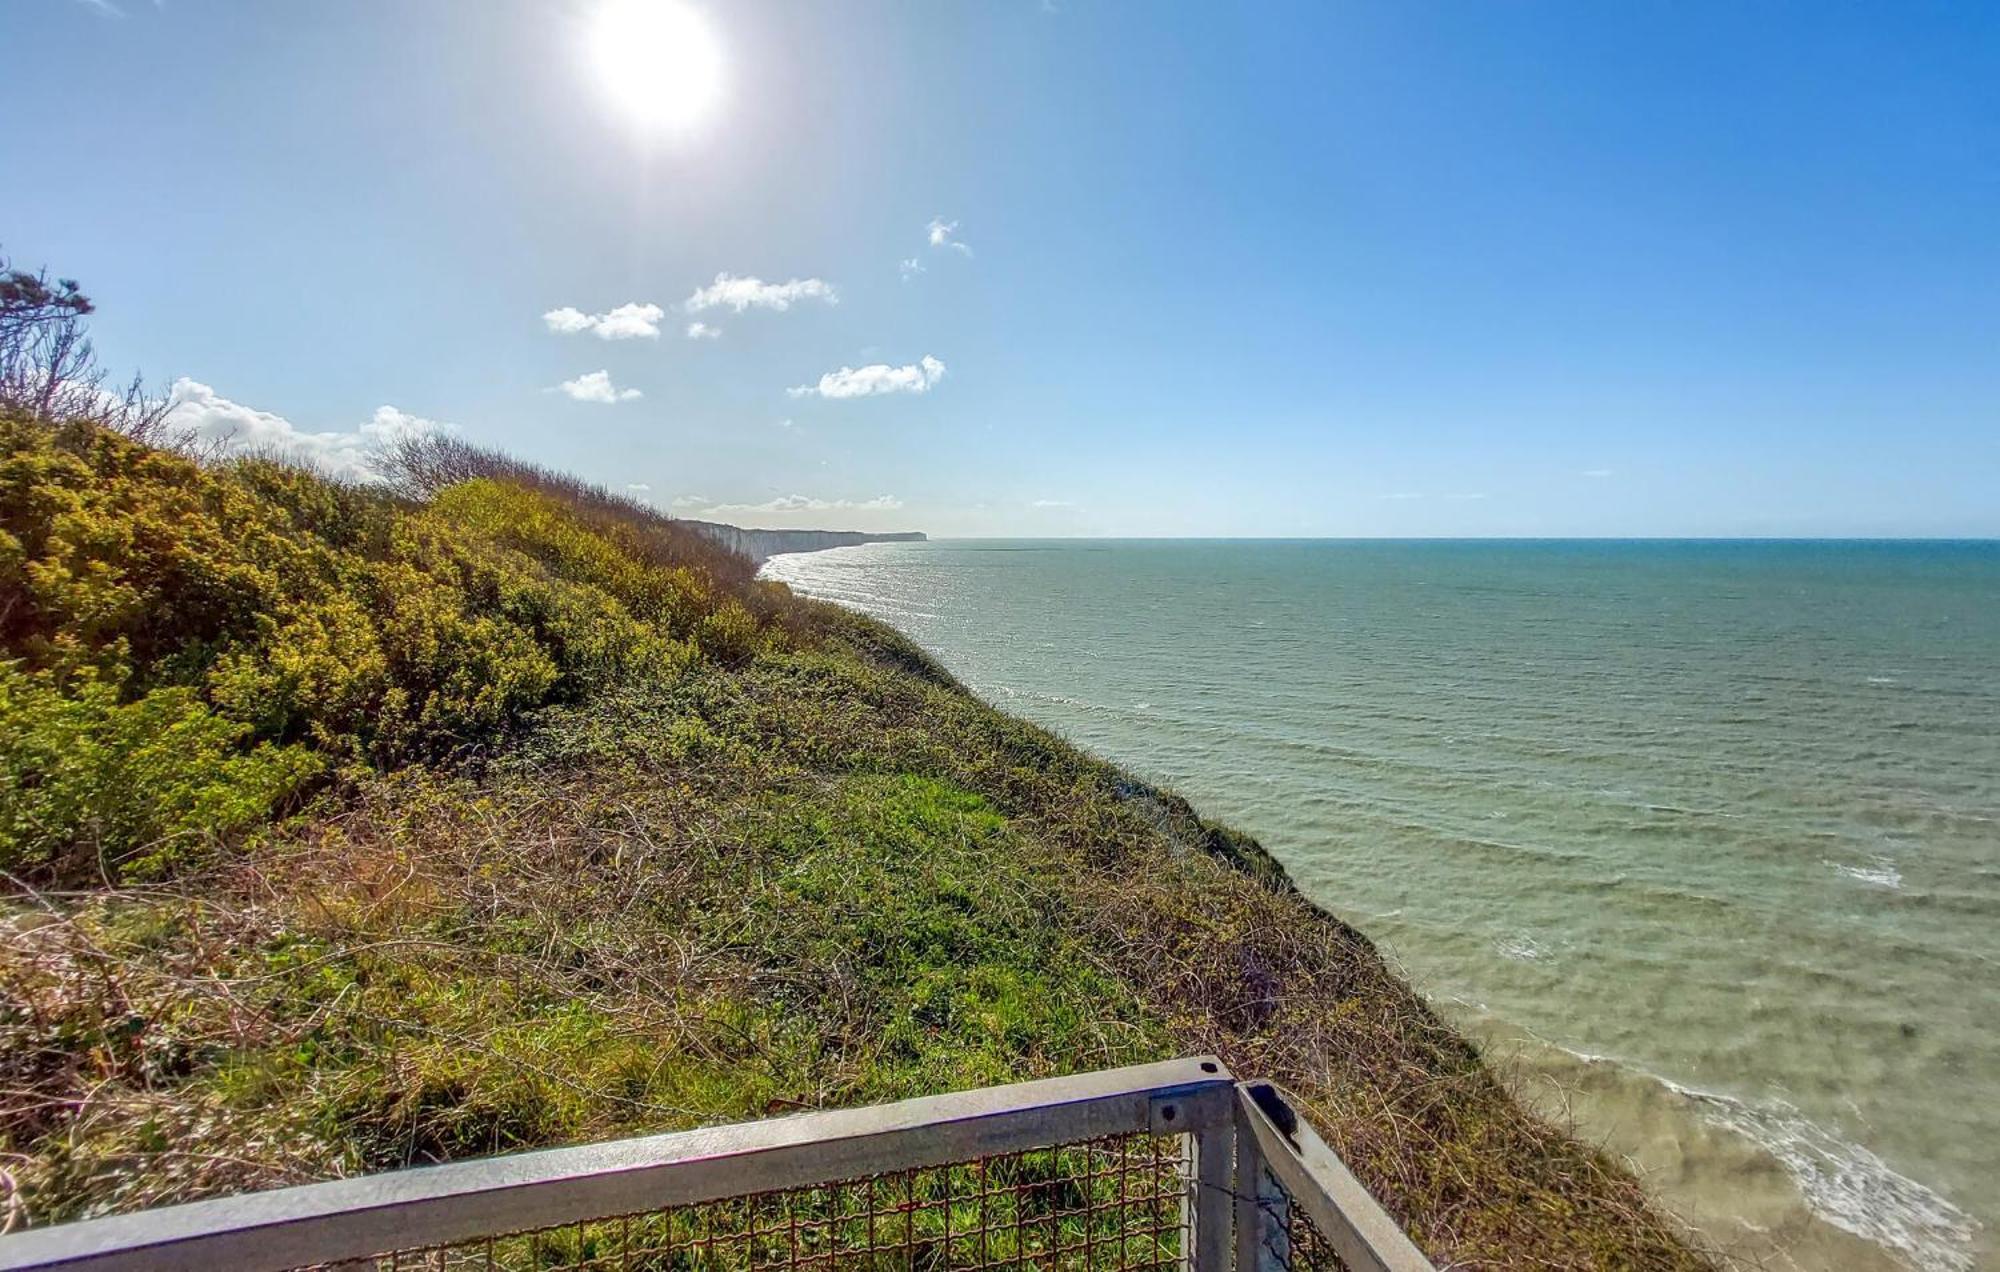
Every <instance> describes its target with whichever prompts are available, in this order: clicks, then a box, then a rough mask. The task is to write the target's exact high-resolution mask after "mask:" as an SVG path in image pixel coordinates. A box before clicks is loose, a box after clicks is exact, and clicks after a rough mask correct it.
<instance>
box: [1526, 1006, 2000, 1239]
mask: <svg viewBox="0 0 2000 1272" xmlns="http://www.w3.org/2000/svg"><path fill="white" fill-rule="evenodd" d="M1493 1023H1495V1024H1498V1023H1499V1022H1497V1021H1494V1022H1493ZM1501 1027H1502V1028H1503V1029H1505V1030H1506V1031H1508V1032H1519V1033H1520V1034H1522V1035H1524V1036H1526V1037H1527V1038H1529V1039H1531V1040H1532V1041H1533V1042H1535V1043H1536V1044H1538V1045H1540V1046H1543V1047H1547V1048H1548V1049H1550V1050H1551V1051H1555V1052H1560V1053H1561V1054H1563V1055H1564V1056H1567V1057H1569V1058H1571V1059H1573V1060H1575V1061H1578V1062H1580V1063H1582V1064H1584V1065H1586V1066H1591V1067H1598V1066H1603V1067H1606V1068H1609V1069H1611V1070H1614V1071H1616V1072H1617V1073H1618V1074H1620V1075H1622V1077H1623V1078H1625V1079H1632V1080H1637V1081H1641V1082H1647V1083H1653V1084H1657V1085H1658V1086H1659V1087H1661V1088H1663V1089H1664V1090H1666V1091H1668V1092H1671V1093H1672V1094H1673V1095H1674V1096H1676V1097H1678V1098H1679V1099H1680V1100H1682V1101H1685V1102H1686V1103H1687V1104H1688V1105H1689V1106H1691V1108H1692V1110H1693V1112H1694V1114H1695V1115H1696V1116H1698V1117H1700V1118H1702V1119H1703V1120H1704V1121H1706V1122H1707V1123H1709V1124H1710V1125H1712V1126H1717V1127H1720V1128H1722V1129H1723V1130H1726V1131H1729V1132H1732V1133H1734V1134H1735V1135H1738V1136H1740V1137H1742V1138H1743V1139H1745V1140H1747V1141H1749V1142H1750V1143H1751V1144H1753V1145H1755V1146H1756V1147H1757V1148H1759V1149H1761V1150H1763V1151H1764V1152H1765V1153H1768V1154H1770V1156H1771V1157H1772V1158H1774V1159H1776V1161H1777V1162H1778V1164H1779V1165H1781V1166H1782V1167H1784V1170H1785V1173H1786V1174H1787V1175H1788V1176H1790V1177H1791V1179H1792V1182H1793V1184H1794V1185H1795V1186H1796V1188H1797V1190H1798V1194H1799V1199H1800V1200H1801V1201H1802V1202H1803V1203H1804V1204H1805V1207H1806V1209H1807V1210H1809V1211H1811V1212H1812V1213H1813V1215H1815V1216H1816V1217H1818V1218H1819V1219H1821V1220H1823V1221H1825V1222H1826V1223H1828V1224H1831V1225H1832V1226H1833V1227H1836V1228H1838V1229H1840V1230H1841V1231H1843V1232H1846V1233H1849V1234H1851V1235H1853V1236H1856V1237H1859V1238H1861V1239H1862V1240H1864V1241H1868V1242H1871V1243H1872V1244H1874V1245H1877V1246H1880V1247H1881V1248H1882V1249H1884V1250H1886V1251H1888V1252H1889V1253H1890V1254H1892V1255H1894V1256H1895V1257H1896V1258H1897V1259H1899V1260H1900V1261H1903V1262H1907V1263H1909V1264H1910V1265H1911V1266H1912V1267H1915V1268H1921V1269H1927V1270H1928V1269H1938V1270H1940V1272H1971V1269H1972V1268H1973V1267H1974V1265H1975V1262H1976V1255H1975V1253H1974V1250H1975V1247H1974V1240H1975V1238H1976V1236H1977V1235H1978V1232H1979V1230H1980V1224H1979V1221H1978V1220H1977V1219H1974V1218H1973V1217H1972V1216H1971V1215H1970V1214H1968V1213H1967V1212H1966V1211H1964V1210H1962V1209H1960V1208H1959V1207H1958V1206H1956V1205H1954V1204H1953V1203H1952V1202H1951V1201H1950V1199H1948V1198H1946V1197H1945V1196H1944V1195H1943V1194H1942V1193H1939V1192H1937V1191H1936V1190H1934V1189H1932V1188H1929V1187H1926V1186H1925V1185H1924V1184H1921V1183H1919V1182H1918V1181H1916V1180H1914V1179H1912V1178H1910V1177H1909V1176H1908V1175H1905V1174H1902V1173H1901V1172H1900V1171H1897V1170H1896V1169H1895V1168H1893V1167H1891V1166H1890V1165H1889V1164H1888V1163H1887V1162H1885V1161H1883V1160H1882V1159H1881V1158H1880V1157H1878V1156H1877V1155H1876V1154H1875V1153H1873V1152H1871V1151H1870V1150H1869V1149H1867V1148H1866V1147H1864V1146H1863V1145H1861V1144H1858V1143H1855V1142H1854V1141H1852V1140H1849V1139H1846V1138H1844V1137H1842V1136H1841V1135H1839V1134H1837V1133H1835V1132H1834V1131H1831V1130H1829V1129H1827V1128H1826V1127H1824V1126H1821V1125H1820V1124H1819V1123H1817V1122H1814V1121H1812V1120H1811V1119H1810V1118H1807V1117H1806V1116H1805V1115H1804V1114H1802V1113H1801V1112H1800V1111H1799V1110H1798V1109H1797V1108H1796V1107H1795V1106H1793V1105H1792V1104H1790V1103H1788V1102H1786V1101H1784V1100H1779V1099H1771V1100H1766V1101H1760V1102H1752V1101H1749V1100H1743V1099H1739V1098H1737V1097H1735V1096H1732V1095H1724V1094H1722V1093H1721V1092H1718V1091H1709V1090H1705V1089H1703V1088H1701V1087H1696V1086H1690V1085H1687V1084H1685V1083H1681V1082H1676V1081H1674V1080H1673V1079H1672V1078H1668V1077H1664V1076H1662V1075H1660V1074H1658V1073H1655V1072H1653V1071H1651V1070H1649V1069H1647V1068H1644V1067H1643V1066H1640V1065H1635V1064H1631V1063H1628V1062H1626V1061H1624V1060H1621V1059H1619V1058H1618V1057H1616V1056H1610V1055H1603V1054H1599V1053H1596V1052H1590V1051H1583V1050H1579V1049H1578V1048H1575V1047H1569V1046H1564V1045H1563V1044H1561V1043H1558V1042H1553V1041H1551V1040H1549V1039H1547V1038H1544V1037H1542V1036H1541V1035H1539V1034H1537V1033H1535V1032H1534V1031H1532V1030H1528V1029H1523V1028H1521V1027H1520V1026H1517V1025H1504V1026H1501Z"/></svg>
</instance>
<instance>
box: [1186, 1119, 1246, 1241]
mask: <svg viewBox="0 0 2000 1272" xmlns="http://www.w3.org/2000/svg"><path fill="white" fill-rule="evenodd" d="M1236 1138H1237V1135H1236V1119H1235V1118H1233V1117H1232V1118H1231V1119H1230V1120H1229V1121H1228V1122H1227V1123H1224V1124H1223V1125H1220V1126H1211V1127H1209V1128H1208V1129H1207V1130H1205V1131H1198V1132H1196V1133H1195V1134H1193V1135H1191V1136H1189V1139H1190V1140H1192V1141H1193V1149H1194V1169H1193V1170H1191V1171H1189V1172H1188V1189H1189V1192H1190V1197H1189V1201H1190V1205H1189V1209H1188V1217H1189V1218H1190V1219H1192V1220H1193V1221H1194V1223H1193V1227H1194V1230H1193V1231H1192V1232H1191V1233H1190V1234H1189V1237H1188V1240H1187V1242H1186V1244H1185V1245H1184V1246H1183V1247H1182V1251H1183V1254H1182V1260H1181V1261H1182V1264H1183V1266H1187V1267H1190V1268H1192V1269H1194V1272H1226V1269H1227V1268H1228V1267H1229V1262H1230V1235H1231V1226H1232V1224H1233V1222H1234V1216H1233V1215H1232V1214H1231V1210H1232V1208H1233V1202H1234V1194H1233V1190H1232V1189H1231V1187H1230V1185H1231V1176H1232V1175H1233V1173H1234V1171H1235V1167H1236Z"/></svg>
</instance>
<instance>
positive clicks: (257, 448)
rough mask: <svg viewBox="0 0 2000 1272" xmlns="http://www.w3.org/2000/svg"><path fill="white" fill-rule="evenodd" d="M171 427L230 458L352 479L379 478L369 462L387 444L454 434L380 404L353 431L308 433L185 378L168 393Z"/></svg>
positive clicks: (176, 383)
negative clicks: (279, 462)
mask: <svg viewBox="0 0 2000 1272" xmlns="http://www.w3.org/2000/svg"><path fill="white" fill-rule="evenodd" d="M167 400H168V403H169V406H168V415H167V422H168V425H169V427H171V428H173V429H176V430H184V431H186V432H188V433H190V434H191V435H192V436H193V438H194V440H196V441H197V442H201V443H206V444H207V445H209V446H213V447H214V448H215V449H216V450H217V451H218V452H220V453H221V454H224V455H270V456H273V457H276V458H279V459H284V460H289V461H291V462H292V463H296V464H307V465H310V466H312V467H314V468H316V469H318V470H319V471H321V472H324V473H326V474H328V475H329V476H333V477H340V478H345V479H347V480H350V481H376V480H379V478H378V476H377V474H376V473H375V471H374V469H373V468H371V467H370V466H369V458H370V456H371V455H373V453H374V452H375V451H376V450H377V449H378V448H379V447H381V446H384V445H386V444H388V443H390V442H393V441H395V440H396V439H397V438H399V437H406V436H410V435H413V434H421V433H432V432H449V431H451V426H450V425H449V424H440V423H438V422H437V421H435V420H427V419H423V418H421V417H419V416H415V415H411V414H410V413H409V412H407V411H402V410H398V409H397V408H395V407H393V406H378V407H376V408H375V414H374V415H373V416H371V417H370V418H369V419H368V421H367V422H366V423H364V424H362V425H360V426H359V427H358V428H356V429H354V431H352V432H348V433H308V432H305V431H304V430H302V429H300V428H298V427H297V426H296V425H294V424H293V423H292V422H291V421H290V420H288V419H286V418H284V417H283V416H282V415H273V414H272V413H271V412H269V411H260V410H258V409H256V408H255V407H250V406H244V405H243V404H242V403H240V402H232V401H230V400H229V399H228V398H226V397H223V396H222V395H221V394H219V393H217V392H216V391H215V390H214V389H212V388H210V387H209V386H208V385H206V384H203V383H201V382H200V381H198V380H190V379H188V378H186V377H185V376H183V377H182V378H180V379H178V380H175V381H174V383H173V387H172V388H171V389H170V390H169V391H168V393H167Z"/></svg>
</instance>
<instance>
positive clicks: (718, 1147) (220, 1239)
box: [0, 1057, 1237, 1272]
mask: <svg viewBox="0 0 2000 1272" xmlns="http://www.w3.org/2000/svg"><path fill="white" fill-rule="evenodd" d="M1236 1104H1237V1098H1236V1092H1235V1085H1234V1079H1233V1078H1231V1076H1230V1074H1229V1072H1228V1070H1227V1069H1225V1068H1224V1067H1223V1065H1222V1062H1221V1061H1219V1060H1217V1059H1215V1058H1213V1057H1195V1058H1192V1059H1187V1060H1170V1061H1165V1062H1163V1063H1160V1064H1150V1065H1137V1066H1134V1067H1131V1068H1125V1069H1112V1070H1107V1071H1104V1072H1099V1073H1085V1074H1077V1075H1074V1076H1071V1077H1065V1078H1051V1079H1047V1080H1044V1081H1040V1082H1024V1083H1020V1084H1017V1085H1014V1086H1004V1087H991V1088H987V1089H984V1090H977V1091H961V1092H955V1093H953V1094H950V1095H939V1096H930V1097H926V1098H924V1099H917V1100H905V1101H902V1102H900V1103H896V1104H884V1105H877V1106H874V1107H871V1108H861V1109H836V1110H828V1111H824V1112H815V1113H801V1114H797V1115H795V1116H792V1117H784V1118H774V1119H770V1120H767V1121H761V1122H746V1123H739V1124H737V1125H733V1126H718V1127H709V1128H705V1129H701V1130H693V1131H683V1132H679V1133H676V1134H671V1135H655V1136H648V1137H645V1138H642V1139H629V1140H618V1141H613V1142H610V1143H604V1144H591V1145H585V1146H582V1147H577V1148H562V1149H549V1150H544V1151H540V1152H533V1153H519V1154H514V1155H511V1156H504V1157H494V1158H487V1159H483V1160H479V1161H468V1162H457V1163H452V1164H449V1165H444V1166H430V1167H423V1168H418V1169H413V1170H400V1171H389V1172H385V1173H382V1174H377V1175H367V1176H362V1177H360V1178H356V1179H347V1180H338V1181H335V1182H332V1183H325V1184H309V1185H306V1186H304V1187H300V1188H281V1189H275V1190H272V1191H269V1192H260V1193H249V1194H245V1195H243V1196H238V1197H224V1198H218V1199H216V1200H213V1201H200V1202H194V1203H191V1204H188V1205H182V1206H169V1207H165V1208H162V1209H158V1210H148V1211H141V1212H139V1213H136V1214H130V1215H119V1216H114V1217H112V1218H108V1219H96V1220H90V1221H87V1222H83V1223H74V1224H62V1225H58V1226H56V1227H51V1228H44V1229H33V1230H30V1231H28V1232H24V1233H20V1234H18V1235H15V1236H10V1237H5V1238H0V1269H15V1268H44V1267H60V1268H74V1269H89V1270H90V1272H112V1270H114V1269H159V1270H163V1272H164V1270H171V1269H185V1270H186V1272H226V1270H228V1269H279V1268H290V1267H297V1266H301V1265H305V1264H316V1263H336V1262H339V1261H341V1260H346V1259H357V1258H365V1257H367V1256H369V1255H374V1254H379V1253H384V1252H387V1251H391V1250H399V1249H410V1248H415V1247H420V1246H435V1245H442V1244H447V1243H453V1242H461V1241H466V1240H472V1239H477V1238H480V1237H484V1236H487V1235H490V1234H494V1233H501V1232H521V1231H525V1230H528V1229H537V1228H545V1227H552V1226H555V1225H558V1224H564V1223H571V1222H575V1221H577V1220H580V1219H591V1218H599V1217H604V1216H612V1215H620V1214H630V1213H637V1212H640V1211H647V1210H656V1209H662V1208H665V1207H670V1206H681V1205H690V1204H698V1203H701V1202H707V1201H716V1200H720V1199H724V1198H729V1197H739V1196H744V1195H748V1194H753V1193H769V1192H778V1191H782V1190H785V1189H790V1188H798V1187H804V1186H808V1185H812V1184H822V1183H829V1182H834V1181H838V1180H845V1179H856V1178H860V1177H863V1176H869V1175H876V1174H881V1173H883V1172H885V1171H891V1170H909V1169H920V1168H925V1167H933V1166H942V1165H948V1164H951V1163H956V1162H964V1161H970V1160H974V1159H977V1158H981V1157H990V1156H995V1155H998V1154H1002V1153H1012V1152H1019V1151H1022V1150H1024V1149H1029V1148H1044V1147H1048V1146H1051V1145H1056V1144H1064V1143H1071V1142H1074V1141H1078V1140H1084V1139H1090V1138H1095V1137H1102V1136H1111V1135H1130V1134H1135V1133H1140V1132H1145V1131H1148V1130H1151V1129H1153V1128H1154V1127H1155V1126H1158V1127H1159V1128H1160V1130H1159V1131H1158V1132H1156V1133H1165V1134H1174V1133H1180V1132H1189V1133H1194V1134H1200V1133H1201V1132H1204V1131H1206V1130H1209V1129H1211V1128H1216V1127H1222V1128H1232V1127H1233V1126H1234V1124H1235V1120H1236V1116H1237V1114H1236Z"/></svg>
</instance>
